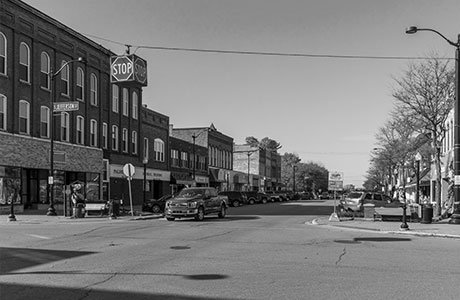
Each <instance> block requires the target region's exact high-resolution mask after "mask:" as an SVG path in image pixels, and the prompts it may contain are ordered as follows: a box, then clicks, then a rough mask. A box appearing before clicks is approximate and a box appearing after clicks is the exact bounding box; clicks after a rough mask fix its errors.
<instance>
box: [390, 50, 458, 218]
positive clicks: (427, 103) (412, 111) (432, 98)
mask: <svg viewBox="0 0 460 300" xmlns="http://www.w3.org/2000/svg"><path fill="white" fill-rule="evenodd" d="M395 82H396V84H397V86H396V88H395V89H394V91H393V97H394V99H395V113H394V114H395V115H397V116H403V118H402V119H403V120H408V126H411V127H412V129H413V130H416V131H419V132H420V133H424V134H428V135H429V136H430V138H431V147H432V152H433V156H434V162H435V168H436V195H435V198H436V203H437V209H436V215H437V216H439V215H440V214H441V147H440V146H441V145H442V140H443V138H444V133H445V131H446V128H445V121H446V119H447V116H448V114H449V112H450V111H451V109H452V106H453V101H454V96H455V95H454V92H455V72H454V70H453V69H452V67H451V66H450V63H449V61H448V60H446V59H443V58H440V57H438V56H436V55H432V57H430V58H428V59H427V60H425V61H422V62H419V63H411V64H409V66H408V69H407V71H405V73H404V75H403V76H402V77H401V78H400V79H395Z"/></svg>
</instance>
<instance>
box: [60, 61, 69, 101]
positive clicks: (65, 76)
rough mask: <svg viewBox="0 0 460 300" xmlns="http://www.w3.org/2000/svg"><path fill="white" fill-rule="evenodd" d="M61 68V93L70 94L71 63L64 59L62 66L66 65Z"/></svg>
mask: <svg viewBox="0 0 460 300" xmlns="http://www.w3.org/2000/svg"><path fill="white" fill-rule="evenodd" d="M64 65H65V67H64V68H62V70H61V94H62V95H64V96H69V74H70V71H69V64H68V63H67V62H66V61H65V60H63V61H62V63H61V66H64Z"/></svg>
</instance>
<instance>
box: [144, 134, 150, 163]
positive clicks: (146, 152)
mask: <svg viewBox="0 0 460 300" xmlns="http://www.w3.org/2000/svg"><path fill="white" fill-rule="evenodd" d="M144 159H145V160H147V161H148V160H149V139H148V138H144Z"/></svg>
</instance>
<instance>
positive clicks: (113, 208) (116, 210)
mask: <svg viewBox="0 0 460 300" xmlns="http://www.w3.org/2000/svg"><path fill="white" fill-rule="evenodd" d="M118 216H120V203H119V202H118V200H110V201H109V217H110V218H116V217H118Z"/></svg>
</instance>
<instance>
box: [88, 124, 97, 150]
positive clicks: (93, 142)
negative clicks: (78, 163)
mask: <svg viewBox="0 0 460 300" xmlns="http://www.w3.org/2000/svg"><path fill="white" fill-rule="evenodd" d="M89 135H90V140H89V144H90V146H92V147H97V121H96V120H94V119H91V122H90V127H89Z"/></svg>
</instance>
